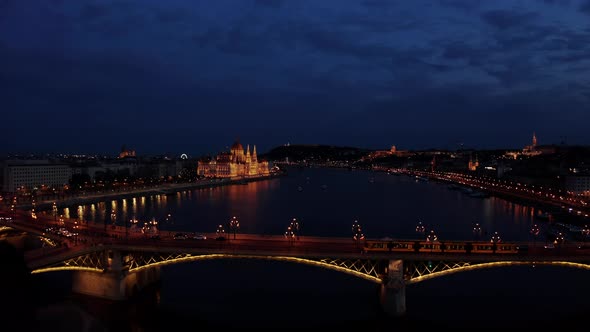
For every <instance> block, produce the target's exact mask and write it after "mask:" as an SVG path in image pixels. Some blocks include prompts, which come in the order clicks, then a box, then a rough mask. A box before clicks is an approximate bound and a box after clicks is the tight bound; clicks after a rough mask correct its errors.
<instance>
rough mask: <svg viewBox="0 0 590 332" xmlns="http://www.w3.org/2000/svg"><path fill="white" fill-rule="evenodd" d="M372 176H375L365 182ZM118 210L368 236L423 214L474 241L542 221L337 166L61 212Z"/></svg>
mask: <svg viewBox="0 0 590 332" xmlns="http://www.w3.org/2000/svg"><path fill="white" fill-rule="evenodd" d="M369 177H373V178H374V179H375V181H374V182H370V181H367V179H368V178H369ZM299 186H301V187H302V188H303V189H302V191H299V190H297V188H298V187H299ZM129 202H131V208H129ZM112 210H114V211H115V214H116V218H115V221H116V223H117V224H119V225H123V223H124V222H125V220H129V219H132V218H137V219H138V220H140V221H141V222H143V221H149V220H151V219H152V218H156V220H158V221H160V227H161V229H163V230H183V231H199V232H213V231H215V227H216V226H217V225H219V224H220V223H221V224H226V223H227V222H228V221H229V219H230V218H231V217H232V216H234V215H235V216H238V217H239V220H240V226H241V229H240V231H241V232H245V233H259V234H282V233H284V230H285V228H286V227H287V226H288V222H289V221H290V220H291V219H292V218H297V219H298V220H299V221H300V222H301V224H302V235H306V234H307V235H316V236H338V237H341V236H342V237H348V236H350V229H349V228H350V224H351V223H352V222H353V220H359V222H360V223H361V225H362V227H363V229H364V231H365V232H366V235H367V236H368V237H385V236H389V237H394V238H416V237H417V236H418V234H416V233H415V227H416V223H417V222H418V220H421V221H422V222H423V223H424V225H425V226H426V228H427V231H428V230H430V229H432V230H435V231H436V233H437V235H438V237H439V238H440V239H457V240H460V239H473V236H474V235H473V233H472V229H473V225H475V224H476V223H479V224H480V225H481V227H482V237H489V236H490V235H491V234H493V233H494V232H496V231H497V232H499V233H500V234H501V235H502V238H503V239H504V240H513V241H517V240H518V241H520V240H529V230H530V228H531V226H532V224H534V223H538V222H539V221H537V220H536V219H535V217H534V216H535V214H536V213H538V212H539V211H537V209H535V208H533V207H529V206H526V205H521V204H517V203H512V202H509V201H507V200H505V199H502V198H497V197H489V198H483V199H482V198H473V197H469V196H468V195H466V194H464V193H462V192H460V191H457V190H449V189H448V188H447V186H446V185H445V184H440V183H434V182H431V183H428V182H422V181H420V182H416V181H414V180H413V179H411V178H408V177H405V176H391V175H387V174H386V173H376V174H372V173H369V172H365V171H354V172H349V171H344V170H333V169H306V170H304V171H297V170H294V171H293V172H291V173H290V174H289V175H288V176H286V177H283V178H277V179H270V180H265V181H258V182H251V183H248V184H247V185H231V186H222V187H215V188H203V189H195V190H187V191H182V192H178V193H176V194H171V195H164V194H158V195H152V196H147V197H146V196H143V197H139V198H126V199H119V200H112V201H107V202H99V203H96V204H90V205H88V206H83V207H82V209H74V210H71V209H69V208H65V209H64V210H63V214H64V215H66V218H67V217H68V216H70V217H71V218H79V217H80V216H79V213H80V212H82V213H83V218H84V219H85V220H88V221H89V222H94V223H105V222H106V223H111V222H112V220H111V216H110V214H111V213H110V212H111V211H112ZM169 214H170V215H171V218H168V219H169V220H168V222H165V221H166V219H167V216H168V215H169Z"/></svg>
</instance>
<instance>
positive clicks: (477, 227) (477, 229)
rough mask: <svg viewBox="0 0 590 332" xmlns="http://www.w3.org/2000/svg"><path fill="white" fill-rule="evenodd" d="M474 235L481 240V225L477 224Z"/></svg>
mask: <svg viewBox="0 0 590 332" xmlns="http://www.w3.org/2000/svg"><path fill="white" fill-rule="evenodd" d="M473 235H474V236H475V237H476V238H479V237H480V236H481V226H480V225H479V223H475V226H473Z"/></svg>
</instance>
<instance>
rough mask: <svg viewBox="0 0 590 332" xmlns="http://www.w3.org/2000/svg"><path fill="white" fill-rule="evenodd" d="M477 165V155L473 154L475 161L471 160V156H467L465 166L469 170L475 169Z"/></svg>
mask: <svg viewBox="0 0 590 332" xmlns="http://www.w3.org/2000/svg"><path fill="white" fill-rule="evenodd" d="M478 167H479V160H477V155H475V161H474V160H473V158H472V157H469V163H468V165H467V168H468V169H469V170H470V171H477V168H478Z"/></svg>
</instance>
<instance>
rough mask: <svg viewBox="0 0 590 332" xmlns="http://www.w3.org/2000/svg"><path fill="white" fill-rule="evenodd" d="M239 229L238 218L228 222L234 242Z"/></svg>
mask: <svg viewBox="0 0 590 332" xmlns="http://www.w3.org/2000/svg"><path fill="white" fill-rule="evenodd" d="M239 228H240V222H239V221H238V217H236V216H234V217H232V218H231V220H230V221H229V229H230V231H231V232H232V233H234V240H235V239H236V232H237V231H238V229H239Z"/></svg>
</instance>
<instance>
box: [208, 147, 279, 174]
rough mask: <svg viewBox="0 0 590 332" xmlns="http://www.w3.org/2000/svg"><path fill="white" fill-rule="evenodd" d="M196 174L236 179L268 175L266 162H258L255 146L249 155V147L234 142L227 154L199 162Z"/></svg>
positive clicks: (223, 153)
mask: <svg viewBox="0 0 590 332" xmlns="http://www.w3.org/2000/svg"><path fill="white" fill-rule="evenodd" d="M197 174H198V175H200V176H206V177H218V178H237V177H252V176H262V175H269V168H268V161H265V160H262V161H260V162H259V161H258V156H257V154H256V145H254V148H253V150H252V153H250V145H248V146H247V147H246V151H245V152H244V147H243V146H242V144H240V142H239V141H236V142H235V143H234V144H233V145H232V146H231V148H230V151H229V152H222V153H220V154H218V155H217V156H215V157H214V158H207V159H204V160H199V161H198V164H197Z"/></svg>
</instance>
